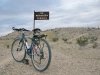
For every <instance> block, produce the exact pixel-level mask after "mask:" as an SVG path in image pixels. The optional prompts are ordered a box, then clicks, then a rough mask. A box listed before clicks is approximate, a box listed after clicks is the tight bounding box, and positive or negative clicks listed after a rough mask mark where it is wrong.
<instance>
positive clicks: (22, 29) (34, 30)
mask: <svg viewBox="0 0 100 75" xmlns="http://www.w3.org/2000/svg"><path fill="white" fill-rule="evenodd" d="M12 29H13V30H15V31H30V30H27V29H25V28H19V29H18V28H15V27H12ZM32 31H33V32H34V33H40V32H41V29H39V28H36V29H33V30H32Z"/></svg>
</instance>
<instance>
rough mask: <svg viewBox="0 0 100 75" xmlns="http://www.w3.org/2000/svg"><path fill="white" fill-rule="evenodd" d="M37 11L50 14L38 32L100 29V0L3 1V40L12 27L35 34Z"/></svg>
mask: <svg viewBox="0 0 100 75" xmlns="http://www.w3.org/2000/svg"><path fill="white" fill-rule="evenodd" d="M34 10H35V11H49V12H50V14H49V15H50V18H49V20H44V21H43V20H42V21H36V22H35V25H36V28H40V29H43V30H45V29H51V28H59V27H100V0H0V36H2V35H5V34H8V33H10V32H12V27H16V28H26V29H30V30H32V28H33V19H34Z"/></svg>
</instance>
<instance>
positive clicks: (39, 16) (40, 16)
mask: <svg viewBox="0 0 100 75" xmlns="http://www.w3.org/2000/svg"><path fill="white" fill-rule="evenodd" d="M35 20H49V12H48V11H40V12H35V11H34V25H33V29H35Z"/></svg>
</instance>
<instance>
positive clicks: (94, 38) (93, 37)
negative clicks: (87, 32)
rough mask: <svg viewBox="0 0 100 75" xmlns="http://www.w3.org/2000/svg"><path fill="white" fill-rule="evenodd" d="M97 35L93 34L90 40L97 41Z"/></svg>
mask: <svg viewBox="0 0 100 75" xmlns="http://www.w3.org/2000/svg"><path fill="white" fill-rule="evenodd" d="M97 39H98V38H97V37H96V36H91V37H90V42H95V41H97Z"/></svg>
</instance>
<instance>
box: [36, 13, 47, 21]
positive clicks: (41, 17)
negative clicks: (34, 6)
mask: <svg viewBox="0 0 100 75" xmlns="http://www.w3.org/2000/svg"><path fill="white" fill-rule="evenodd" d="M34 20H49V12H34Z"/></svg>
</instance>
